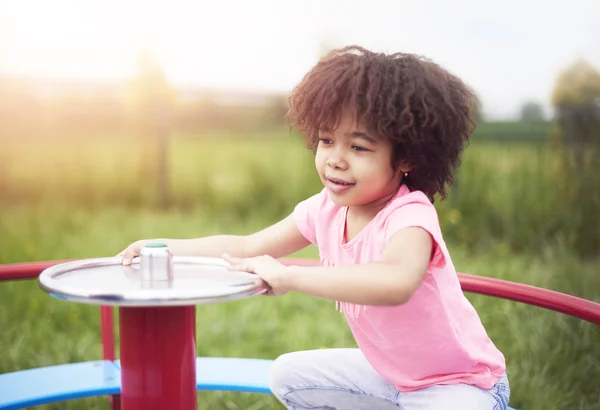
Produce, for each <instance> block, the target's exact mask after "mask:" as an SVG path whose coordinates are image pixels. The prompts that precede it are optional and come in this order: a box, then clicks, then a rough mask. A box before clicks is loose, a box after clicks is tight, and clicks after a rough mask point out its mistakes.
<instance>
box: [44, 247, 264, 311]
mask: <svg viewBox="0 0 600 410" xmlns="http://www.w3.org/2000/svg"><path fill="white" fill-rule="evenodd" d="M226 266H227V265H226V262H225V261H223V260H222V259H220V258H203V257H183V256H179V257H178V256H174V257H173V258H172V279H171V280H168V281H156V280H152V281H148V280H144V279H143V277H142V271H141V269H140V258H134V260H133V262H132V264H131V265H130V266H123V265H122V264H121V258H120V257H112V258H96V259H86V260H81V261H74V262H67V263H62V264H59V265H55V266H52V267H50V268H48V269H46V270H45V271H43V272H42V273H41V274H40V276H39V278H38V283H39V286H40V287H41V288H42V289H43V290H44V291H46V292H47V293H49V294H50V295H52V296H54V297H57V298H61V299H66V300H71V301H75V302H81V303H89V304H98V305H112V306H187V305H196V304H205V303H216V302H224V301H230V300H235V299H241V298H246V297H250V296H254V295H258V294H261V293H264V292H266V288H265V284H264V282H263V281H262V280H261V279H259V278H258V277H257V276H255V275H252V274H249V273H246V272H232V271H229V270H227V268H226Z"/></svg>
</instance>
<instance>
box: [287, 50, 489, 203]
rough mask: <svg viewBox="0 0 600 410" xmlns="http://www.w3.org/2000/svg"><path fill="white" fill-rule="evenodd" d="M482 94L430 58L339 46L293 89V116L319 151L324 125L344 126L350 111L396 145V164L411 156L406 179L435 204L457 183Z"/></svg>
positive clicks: (329, 127) (290, 113)
mask: <svg viewBox="0 0 600 410" xmlns="http://www.w3.org/2000/svg"><path fill="white" fill-rule="evenodd" d="M476 104H478V100H477V97H476V95H475V94H474V93H473V92H472V91H471V90H470V88H469V87H468V86H467V85H466V84H465V83H464V82H463V81H461V80H460V79H459V78H458V77H456V76H454V75H452V74H450V73H449V72H448V71H446V70H445V69H443V68H442V67H440V66H439V65H437V64H435V63H433V62H431V61H430V60H428V59H425V58H423V57H420V56H417V55H413V54H405V53H395V54H390V55H386V54H382V53H374V52H371V51H369V50H366V49H364V48H362V47H358V46H348V47H344V48H341V49H338V50H333V51H331V52H330V53H329V54H327V55H326V56H325V57H323V58H322V59H321V60H320V61H319V62H318V63H317V65H316V66H315V67H313V69H312V70H311V71H309V72H308V73H307V74H306V75H305V76H304V78H303V79H302V81H301V82H300V83H299V84H298V85H297V86H296V87H295V88H294V90H293V92H292V94H291V96H290V98H289V110H288V113H287V116H286V117H287V120H288V122H289V125H290V127H291V128H296V129H297V130H298V131H300V132H301V133H302V134H304V135H305V136H306V138H307V147H308V148H310V149H312V150H313V151H314V150H316V147H317V145H318V140H319V130H328V131H330V130H333V129H335V128H337V126H338V124H339V120H340V117H341V115H342V113H343V112H344V111H345V110H351V112H352V113H353V114H354V115H355V118H356V119H357V121H360V122H362V123H363V124H365V126H366V127H367V129H368V131H369V132H373V133H375V135H377V136H379V137H381V138H385V139H387V140H389V141H390V142H391V143H392V147H393V156H392V166H393V167H394V168H396V167H397V166H398V165H399V164H400V162H402V161H404V162H405V163H408V164H409V165H410V167H411V171H410V172H409V174H408V176H407V177H406V178H405V181H404V183H406V185H407V186H408V187H409V189H411V190H420V191H422V192H423V193H425V194H426V195H427V196H428V197H429V198H430V200H431V201H433V200H434V196H435V195H436V194H439V195H440V196H441V198H442V199H444V198H446V196H447V191H446V188H447V186H449V185H452V184H454V169H455V168H456V167H457V166H458V165H459V164H460V155H461V153H462V151H463V149H464V147H465V145H466V143H467V142H468V141H469V138H470V136H471V134H472V132H473V131H474V129H475V121H474V118H473V108H474V107H475V105H476Z"/></svg>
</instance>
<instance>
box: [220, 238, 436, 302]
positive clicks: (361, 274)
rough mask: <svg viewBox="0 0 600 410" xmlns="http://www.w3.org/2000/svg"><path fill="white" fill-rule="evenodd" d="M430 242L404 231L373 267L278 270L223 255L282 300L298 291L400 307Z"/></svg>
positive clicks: (419, 276) (271, 263)
mask: <svg viewBox="0 0 600 410" xmlns="http://www.w3.org/2000/svg"><path fill="white" fill-rule="evenodd" d="M432 249H433V239H432V238H431V236H430V234H429V233H428V232H427V231H425V230H424V229H422V228H412V227H411V228H405V229H402V230H400V231H398V232H397V233H396V234H395V235H394V236H392V238H391V239H390V240H389V242H388V244H387V246H386V248H385V250H384V251H383V253H382V255H381V258H380V259H379V260H378V261H377V262H373V263H366V264H360V265H351V266H336V267H312V266H310V267H304V266H283V265H282V264H280V263H279V262H277V261H275V260H273V259H272V258H270V257H266V256H261V257H257V258H249V259H244V258H237V257H229V256H227V255H226V256H225V258H226V259H227V260H228V261H229V262H230V264H231V266H230V269H233V270H243V271H247V272H253V273H256V274H257V275H258V276H260V277H261V278H262V279H263V280H264V281H265V282H267V284H268V285H269V286H270V287H271V289H270V291H269V293H270V294H274V295H282V294H284V293H286V292H288V291H297V292H302V293H307V294H309V295H313V296H318V297H322V298H326V299H333V300H338V301H340V302H349V303H356V304H361V305H399V304H402V303H405V302H407V301H408V300H409V299H410V298H411V296H412V294H413V293H414V292H415V290H416V289H417V288H418V286H419V285H420V283H421V281H422V280H423V277H424V276H425V273H426V271H427V267H428V266H429V261H430V260H431V256H432V254H433V253H432Z"/></svg>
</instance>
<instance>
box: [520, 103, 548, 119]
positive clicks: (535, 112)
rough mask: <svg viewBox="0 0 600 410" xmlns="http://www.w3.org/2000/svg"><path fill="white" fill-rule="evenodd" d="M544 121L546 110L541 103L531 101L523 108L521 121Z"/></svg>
mask: <svg viewBox="0 0 600 410" xmlns="http://www.w3.org/2000/svg"><path fill="white" fill-rule="evenodd" d="M544 120H545V117H544V109H543V108H542V105H541V104H540V103H537V102H534V101H530V102H526V103H525V104H523V107H521V121H527V122H539V121H544Z"/></svg>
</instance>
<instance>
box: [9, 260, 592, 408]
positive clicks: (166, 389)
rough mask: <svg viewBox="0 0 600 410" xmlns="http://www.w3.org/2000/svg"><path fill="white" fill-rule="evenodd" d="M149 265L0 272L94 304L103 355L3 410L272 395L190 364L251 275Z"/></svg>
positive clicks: (17, 267) (467, 279)
mask: <svg viewBox="0 0 600 410" xmlns="http://www.w3.org/2000/svg"><path fill="white" fill-rule="evenodd" d="M142 256H144V255H142ZM152 258H153V259H152ZM152 258H144V259H143V260H140V259H136V260H134V263H133V264H132V266H131V267H124V266H121V264H120V259H119V258H100V259H88V260H76V261H49V262H34V263H23V264H8V265H0V281H6V280H18V279H34V278H38V275H39V278H38V282H39V284H40V287H41V288H42V289H43V290H45V291H46V292H48V293H49V294H51V295H52V296H55V297H58V298H61V299H65V300H70V301H74V302H81V303H94V304H99V305H100V315H101V331H102V348H103V360H100V361H91V362H83V363H69V364H63V365H58V366H48V367H43V368H35V369H27V370H21V371H16V372H11V373H6V374H1V375H0V409H18V408H23V407H29V406H34V405H39V404H44V403H51V402H57V401H63V400H70V399H75V398H81V397H90V396H104V395H105V396H108V398H109V401H110V403H111V406H112V408H113V409H115V410H116V409H121V407H122V408H123V409H125V410H134V409H135V410H137V409H144V410H154V409H159V408H160V409H164V408H169V409H173V410H192V409H196V403H197V399H196V390H229V391H240V392H253V393H266V394H269V393H270V390H269V386H268V383H267V381H268V372H269V367H270V365H271V361H270V360H262V359H247V358H218V357H196V354H195V352H196V350H195V348H196V339H195V311H196V307H195V305H197V304H204V303H214V302H221V301H227V300H232V299H239V298H246V297H251V296H253V295H258V294H260V293H263V292H264V290H265V289H264V287H263V284H262V282H261V281H260V280H257V279H256V277H253V276H252V275H248V274H245V273H233V272H230V271H227V270H226V269H225V267H224V264H223V262H222V261H220V260H218V259H212V258H184V257H174V258H171V257H170V256H168V255H164V254H163V255H157V254H154V256H153V257H152ZM165 258H166V259H165ZM165 260H166V261H167V262H165ZM282 262H283V263H288V264H294V265H318V263H319V262H318V261H316V260H302V259H283V260H282ZM165 263H167V265H161V264H165ZM169 263H170V264H171V265H169ZM160 266H163V269H162V270H161V269H160ZM169 269H172V270H171V271H169ZM169 272H171V273H169ZM40 273H42V274H41V275H40ZM172 273H173V274H172ZM173 278H175V279H173ZM459 279H460V283H461V286H462V288H463V290H464V291H466V292H473V293H479V294H483V295H489V296H494V297H499V298H504V299H509V300H513V301H517V302H522V303H526V304H529V305H533V306H538V307H542V308H546V309H550V310H554V311H557V312H561V313H564V314H568V315H571V316H575V317H578V318H580V319H583V320H587V321H590V322H592V323H596V324H600V304H599V303H595V302H592V301H589V300H585V299H581V298H577V297H574V296H570V295H566V294H562V293H559V292H554V291H551V290H547V289H541V288H536V287H533V286H528V285H523V284H519V283H514V282H509V281H504V280H499V279H493V278H488V277H480V276H475V275H470V274H464V273H459ZM114 306H117V307H118V312H119V319H120V322H119V329H120V352H121V354H120V360H116V358H115V345H114V343H115V342H114V339H115V338H114V323H113V320H114V316H113V315H114ZM142 341H143V342H142ZM174 346H176V347H174ZM157 392H158V393H157Z"/></svg>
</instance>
